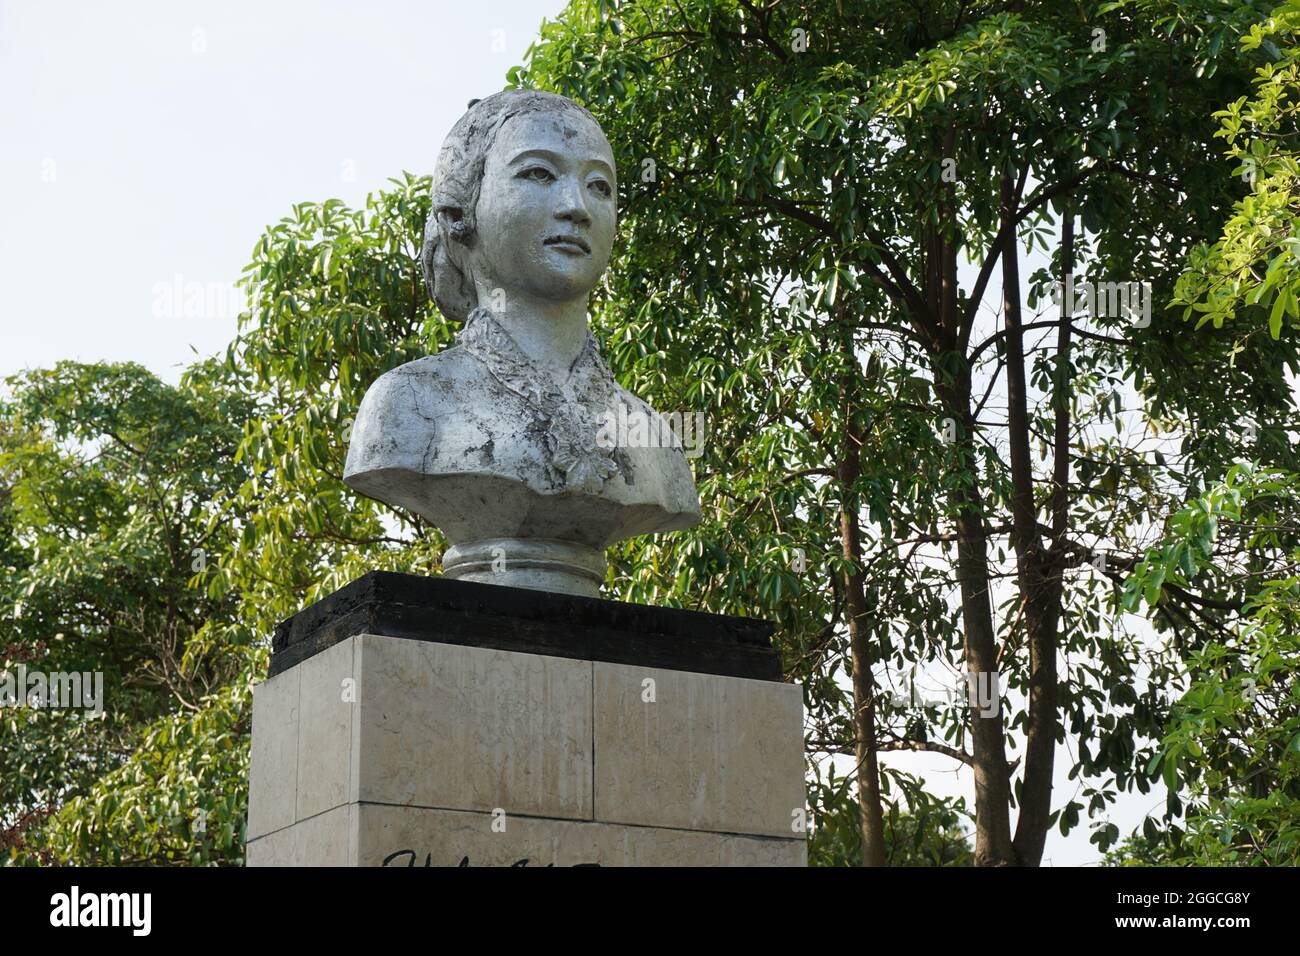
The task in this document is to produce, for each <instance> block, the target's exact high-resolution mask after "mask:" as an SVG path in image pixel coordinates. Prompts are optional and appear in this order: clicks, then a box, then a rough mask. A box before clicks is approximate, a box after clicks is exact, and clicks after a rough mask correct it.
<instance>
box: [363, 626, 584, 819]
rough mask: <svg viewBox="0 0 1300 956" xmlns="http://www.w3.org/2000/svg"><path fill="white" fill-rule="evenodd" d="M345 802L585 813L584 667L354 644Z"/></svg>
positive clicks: (474, 652)
mask: <svg viewBox="0 0 1300 956" xmlns="http://www.w3.org/2000/svg"><path fill="white" fill-rule="evenodd" d="M356 643H357V648H358V654H359V655H360V657H359V673H360V674H361V681H360V703H359V706H358V708H357V712H358V714H359V722H360V736H359V738H358V751H357V754H358V760H359V762H358V771H359V773H358V789H357V791H356V794H355V798H356V799H360V800H362V801H373V802H378V803H394V804H411V805H417V806H424V807H447V808H452V809H463V810H484V811H491V810H492V809H494V808H497V807H504V808H508V812H510V813H515V814H529V815H532V816H547V817H558V818H570V819H587V818H590V816H591V805H592V796H591V781H592V773H591V760H592V752H591V663H590V662H589V661H574V660H564V659H562V658H558V657H544V656H541V655H539V654H516V653H510V652H506V651H495V650H486V649H483V648H478V647H456V646H453V645H450V644H433V643H427V642H424V641H406V640H401V639H399V638H392V637H379V636H376V635H371V634H367V635H364V636H362V637H359V638H357V639H356Z"/></svg>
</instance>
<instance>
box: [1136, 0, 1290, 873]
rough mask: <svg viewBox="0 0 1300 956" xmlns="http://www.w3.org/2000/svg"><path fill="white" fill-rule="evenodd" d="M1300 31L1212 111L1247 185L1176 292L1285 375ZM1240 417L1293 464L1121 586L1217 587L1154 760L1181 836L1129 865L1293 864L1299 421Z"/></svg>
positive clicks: (1201, 514) (1147, 600)
mask: <svg viewBox="0 0 1300 956" xmlns="http://www.w3.org/2000/svg"><path fill="white" fill-rule="evenodd" d="M1298 34H1300V3H1296V2H1294V0H1292V2H1288V3H1284V4H1282V5H1280V6H1278V7H1277V8H1276V9H1275V10H1273V11H1272V12H1271V14H1270V15H1269V17H1268V18H1267V19H1266V20H1265V21H1264V22H1262V23H1260V24H1257V25H1255V26H1254V27H1252V29H1251V30H1250V32H1249V33H1247V34H1246V35H1245V36H1244V37H1243V38H1242V40H1241V43H1242V45H1243V47H1245V48H1247V49H1251V50H1255V49H1264V50H1266V51H1267V52H1268V54H1269V56H1270V60H1269V62H1267V63H1265V64H1263V65H1262V66H1261V67H1260V69H1259V72H1258V76H1257V77H1256V80H1255V84H1256V88H1255V92H1254V95H1253V96H1251V97H1241V98H1239V99H1236V100H1234V101H1233V102H1232V103H1230V104H1229V106H1228V107H1227V108H1226V109H1224V110H1221V111H1219V112H1218V113H1216V114H1215V116H1216V117H1217V118H1218V119H1219V120H1220V122H1221V127H1220V129H1219V131H1218V133H1217V135H1219V136H1221V137H1222V138H1223V139H1224V141H1225V142H1226V144H1227V146H1228V155H1229V157H1231V158H1233V159H1235V160H1237V161H1239V162H1240V163H1241V166H1240V167H1239V169H1238V170H1237V172H1238V173H1240V174H1241V176H1242V178H1243V180H1244V181H1245V182H1246V183H1247V184H1248V186H1249V192H1248V193H1247V194H1246V195H1245V196H1244V197H1242V198H1241V199H1240V200H1239V201H1238V202H1237V204H1236V205H1235V207H1234V209H1233V214H1232V215H1231V217H1229V218H1228V220H1227V222H1226V223H1225V225H1224V228H1223V232H1222V235H1221V236H1219V237H1218V238H1217V239H1216V240H1215V241H1214V242H1213V243H1205V244H1203V245H1201V246H1198V247H1197V248H1196V249H1194V250H1193V251H1192V254H1191V255H1190V257H1189V260H1188V267H1187V270H1186V271H1185V272H1184V274H1183V275H1182V276H1181V277H1180V279H1179V282H1178V285H1177V289H1176V296H1175V301H1174V304H1175V306H1182V307H1183V316H1184V318H1186V319H1189V320H1190V319H1193V318H1195V319H1196V320H1197V323H1196V325H1197V328H1200V327H1202V326H1205V325H1206V324H1207V323H1212V325H1213V327H1214V328H1220V327H1225V326H1226V327H1227V328H1229V329H1230V330H1231V331H1232V334H1233V336H1234V337H1235V340H1236V346H1235V347H1234V350H1233V352H1232V353H1231V355H1230V358H1231V359H1235V358H1236V357H1237V355H1238V354H1239V353H1240V352H1242V351H1245V350H1247V349H1249V348H1250V347H1251V346H1252V345H1257V344H1258V342H1259V340H1260V339H1261V338H1262V337H1263V332H1264V330H1265V329H1267V330H1268V335H1269V337H1270V338H1271V339H1273V340H1275V342H1274V343H1272V344H1269V345H1267V346H1265V347H1266V348H1272V349H1275V350H1276V351H1277V352H1278V354H1279V355H1282V356H1286V358H1287V360H1288V364H1289V365H1290V367H1291V369H1292V371H1294V370H1295V369H1296V365H1295V363H1294V361H1293V358H1292V357H1293V355H1294V348H1295V343H1296V339H1297V338H1298V337H1300V322H1297V319H1298V318H1300V315H1298V314H1297V310H1296V295H1297V291H1300V256H1298V255H1297V246H1296V231H1297V228H1296V227H1297V214H1298V213H1300V177H1298V175H1297V174H1298V173H1300V152H1298V151H1297V149H1296V147H1295V137H1296V134H1297V125H1296V121H1297V116H1298V115H1300V114H1298V113H1297V110H1298V109H1300V106H1298V105H1297V104H1298V102H1300V74H1298V73H1297V65H1298V64H1300V52H1298V50H1297V46H1296V38H1297V35H1298ZM1286 410H1287V411H1288V412H1293V407H1291V406H1289V405H1288V406H1287V409H1286ZM1243 424H1244V426H1245V427H1239V428H1238V429H1237V430H1238V431H1239V432H1244V433H1245V435H1246V436H1247V437H1246V440H1245V442H1244V443H1243V444H1244V447H1243V448H1242V449H1241V451H1242V452H1243V453H1244V454H1245V455H1246V456H1247V457H1249V458H1253V459H1255V460H1256V461H1259V460H1260V459H1263V460H1265V461H1271V462H1275V463H1280V464H1284V465H1286V466H1287V467H1285V468H1277V467H1272V468H1268V467H1265V468H1260V467H1257V466H1251V465H1247V464H1244V463H1243V464H1240V465H1236V466H1233V467H1232V468H1230V469H1229V470H1228V471H1227V473H1226V475H1223V476H1222V478H1221V480H1219V481H1217V482H1214V483H1212V485H1211V487H1210V488H1209V489H1208V490H1207V491H1206V492H1205V493H1204V494H1202V495H1199V496H1197V497H1195V498H1193V500H1191V501H1190V502H1188V503H1187V505H1186V506H1185V507H1183V508H1182V509H1180V510H1179V511H1177V512H1176V513H1175V514H1174V515H1173V516H1172V517H1171V518H1170V519H1169V521H1168V522H1167V523H1166V527H1165V538H1164V540H1163V541H1162V542H1161V543H1160V545H1159V546H1157V547H1155V548H1152V549H1151V550H1149V551H1148V553H1147V554H1146V556H1145V558H1144V559H1143V560H1142V562H1141V563H1139V564H1138V565H1137V566H1136V567H1135V568H1134V573H1133V574H1132V576H1131V577H1130V578H1129V580H1128V582H1127V585H1126V593H1125V602H1126V605H1127V606H1128V607H1130V608H1133V609H1137V608H1138V607H1140V606H1141V605H1143V604H1145V605H1146V606H1147V607H1150V608H1159V607H1160V606H1161V605H1162V604H1163V603H1166V602H1168V601H1169V600H1170V596H1171V595H1175V596H1176V595H1177V594H1179V593H1180V592H1182V593H1185V592H1186V591H1187V590H1188V589H1193V588H1194V589H1197V590H1199V591H1200V592H1201V593H1203V594H1208V595H1210V596H1211V597H1210V599H1209V600H1207V601H1206V602H1204V603H1203V606H1202V611H1201V613H1202V614H1203V615H1205V616H1206V617H1207V618H1208V619H1209V620H1210V621H1211V623H1212V625H1213V630H1212V633H1211V634H1210V635H1209V638H1208V639H1207V640H1206V641H1204V642H1201V643H1199V644H1197V645H1194V646H1191V647H1189V648H1187V651H1186V678H1185V679H1186V682H1187V690H1186V693H1185V694H1184V695H1183V697H1182V698H1181V699H1180V700H1179V701H1178V704H1177V706H1176V708H1175V709H1174V712H1173V714H1172V720H1171V723H1170V726H1169V728H1168V729H1167V732H1166V734H1165V736H1164V740H1163V746H1162V748H1161V750H1160V752H1159V754H1157V755H1156V756H1155V758H1154V759H1153V761H1152V767H1151V769H1152V770H1153V771H1156V770H1158V771H1160V772H1162V773H1163V774H1164V777H1165V780H1166V783H1167V784H1168V785H1169V786H1170V787H1171V788H1176V789H1181V788H1183V787H1184V786H1186V787H1189V788H1190V806H1189V808H1188V813H1187V820H1186V830H1185V832H1184V831H1183V830H1181V829H1180V828H1178V827H1173V828H1171V829H1170V831H1169V832H1168V833H1166V834H1157V832H1156V830H1157V828H1156V826H1155V825H1154V821H1148V823H1147V825H1146V827H1145V828H1144V834H1143V836H1142V838H1141V839H1140V840H1138V844H1140V845H1131V846H1130V847H1129V851H1128V852H1126V853H1124V854H1121V855H1120V856H1119V858H1118V859H1119V860H1120V861H1122V862H1148V863H1149V862H1163V863H1182V864H1194V865H1216V864H1234V865H1241V864H1258V865H1295V864H1296V863H1297V862H1300V815H1298V812H1297V809H1298V807H1297V798H1298V797H1300V774H1298V771H1300V704H1298V702H1300V697H1298V696H1297V688H1296V673H1297V662H1298V661H1300V638H1298V637H1297V635H1300V617H1298V616H1300V575H1298V574H1297V572H1298V571H1300V514H1298V511H1300V495H1298V494H1297V491H1298V490H1300V479H1298V478H1297V477H1296V476H1297V472H1296V469H1295V465H1294V462H1293V460H1289V459H1288V458H1287V456H1286V452H1287V451H1289V450H1290V449H1291V448H1293V447H1294V444H1295V440H1296V437H1297V431H1298V430H1300V429H1297V419H1296V417H1295V415H1294V414H1293V413H1292V414H1284V415H1281V416H1278V418H1277V419H1276V420H1275V421H1271V422H1270V421H1259V420H1256V421H1252V420H1250V419H1249V418H1247V419H1246V420H1245V422H1244V423H1243Z"/></svg>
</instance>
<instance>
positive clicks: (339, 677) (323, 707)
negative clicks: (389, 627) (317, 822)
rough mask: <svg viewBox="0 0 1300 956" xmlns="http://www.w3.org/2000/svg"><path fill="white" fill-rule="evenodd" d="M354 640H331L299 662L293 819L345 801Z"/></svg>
mask: <svg viewBox="0 0 1300 956" xmlns="http://www.w3.org/2000/svg"><path fill="white" fill-rule="evenodd" d="M354 645H355V642H354V641H346V642H344V643H342V644H336V645H334V646H333V647H331V648H329V650H326V651H324V652H322V653H320V654H317V655H316V656H315V657H313V658H311V659H310V660H307V661H304V662H303V664H302V666H301V667H300V668H297V669H298V670H301V671H302V676H301V677H300V678H299V687H298V713H299V729H298V805H297V819H299V820H304V819H307V818H308V817H312V816H315V815H316V814H318V813H323V812H324V811H326V810H329V809H332V808H333V807H337V806H340V805H341V804H344V803H346V802H347V801H348V797H349V792H350V789H351V778H352V772H353V762H354V759H355V756H354V755H355V751H354V748H353V746H352V721H353V720H354V718H355V714H356V707H355V705H354V704H353V703H351V702H350V701H349V700H348V699H347V698H349V697H351V696H353V695H352V694H350V693H349V685H347V684H345V682H346V681H353V682H354V683H353V684H352V685H351V686H353V687H355V679H354V677H353V666H352V665H353V651H354Z"/></svg>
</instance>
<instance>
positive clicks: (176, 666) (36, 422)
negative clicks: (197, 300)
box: [0, 362, 253, 863]
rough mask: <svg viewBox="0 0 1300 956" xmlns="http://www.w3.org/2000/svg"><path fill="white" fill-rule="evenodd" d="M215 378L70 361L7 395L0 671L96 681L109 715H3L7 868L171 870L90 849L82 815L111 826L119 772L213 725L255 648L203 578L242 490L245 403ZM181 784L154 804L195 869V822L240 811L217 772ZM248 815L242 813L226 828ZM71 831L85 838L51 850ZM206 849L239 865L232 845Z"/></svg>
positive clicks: (105, 844)
mask: <svg viewBox="0 0 1300 956" xmlns="http://www.w3.org/2000/svg"><path fill="white" fill-rule="evenodd" d="M210 368H211V366H210V365H209V366H204V365H200V366H198V367H196V369H195V370H194V371H193V372H192V373H191V375H190V376H189V378H188V381H187V383H186V384H183V385H182V386H180V387H172V386H169V385H166V384H164V383H163V382H161V381H159V380H158V379H157V378H156V377H155V376H154V375H152V374H151V373H150V372H148V371H146V370H145V369H143V368H140V367H139V366H136V365H129V364H126V365H106V364H95V365H84V364H78V363H73V362H63V363H59V364H58V365H57V366H55V367H54V368H52V369H48V370H38V371H33V372H27V373H24V374H22V375H18V376H15V377H13V378H11V379H10V380H9V382H8V384H9V390H10V393H11V396H10V398H9V399H8V400H7V401H5V402H4V404H3V405H0V488H3V495H2V496H0V505H2V507H0V542H2V544H0V549H2V551H3V563H2V564H0V600H2V601H3V607H4V610H5V639H4V646H3V647H2V648H0V670H5V671H9V672H11V673H12V672H15V671H16V668H17V666H18V665H20V664H21V665H25V666H26V667H28V668H30V669H33V670H39V671H42V672H45V673H51V672H77V673H83V674H87V675H89V674H92V673H94V672H100V673H101V674H102V680H103V686H102V694H103V699H102V701H101V703H102V705H103V711H104V712H103V714H102V716H92V715H91V714H89V713H87V712H86V711H84V710H58V709H47V708H40V707H23V706H20V707H14V708H5V709H4V710H3V711H0V728H2V729H0V733H2V734H3V739H4V745H3V747H0V825H2V826H3V827H4V828H5V833H4V844H5V847H4V848H5V850H6V855H7V856H9V857H10V858H11V859H13V860H20V859H21V860H22V861H26V862H31V861H38V860H47V861H49V860H62V861H72V860H75V861H78V862H83V863H89V862H116V861H120V860H123V859H136V860H138V861H140V862H160V861H162V859H164V858H165V857H162V856H159V855H157V854H153V853H149V854H143V855H138V856H133V855H132V850H133V849H135V843H134V841H132V840H130V839H127V838H125V837H123V836H122V835H121V834H112V835H110V834H108V833H98V832H96V833H94V834H93V838H94V839H95V840H99V841H101V842H100V843H99V844H98V845H95V846H92V845H91V836H92V834H91V833H90V831H91V830H93V824H94V821H93V820H92V819H91V815H90V814H89V813H87V812H86V810H85V807H84V801H85V800H86V799H87V798H88V797H89V796H90V795H92V794H94V795H97V796H96V799H97V804H96V812H99V811H104V812H105V813H107V812H108V811H107V809H106V804H107V806H110V807H111V805H112V804H113V802H115V801H119V800H120V801H121V802H123V803H124V804H125V803H128V801H127V799H126V798H125V796H124V795H121V794H119V793H117V792H115V790H116V788H115V787H114V786H113V785H112V783H111V781H113V780H114V779H116V778H117V776H116V775H118V774H119V772H120V771H121V768H123V767H125V766H127V765H129V764H131V763H132V762H133V761H135V760H138V759H140V755H141V753H142V752H143V753H145V754H146V755H148V754H150V753H151V752H152V750H153V748H154V747H156V746H160V745H161V744H160V740H159V738H158V728H159V727H166V726H171V725H173V724H176V723H177V722H184V721H186V720H188V719H190V718H191V717H192V715H195V714H199V713H202V712H204V711H205V709H206V708H207V707H208V706H209V705H210V701H211V700H212V699H213V697H214V696H220V695H221V694H223V693H225V692H226V689H227V688H228V687H229V686H230V684H231V681H232V679H234V678H235V677H236V676H237V675H238V674H240V673H241V672H243V671H244V670H245V669H246V667H247V651H248V650H249V648H250V647H251V646H252V641H253V635H252V633H251V632H249V631H241V630H240V629H238V628H236V627H232V626H231V622H232V621H233V617H234V612H235V600H234V599H233V598H232V597H231V596H229V595H225V596H213V595H210V594H208V593H206V592H205V590H204V589H203V588H201V587H196V586H195V580H194V579H195V578H196V577H200V576H201V575H202V572H203V568H204V566H205V564H206V562H207V561H214V562H215V559H216V556H217V555H218V554H220V553H221V552H222V551H223V550H224V549H226V548H227V547H229V544H230V541H231V537H232V535H231V529H230V527H229V526H228V525H227V524H225V523H223V522H221V521H219V520H214V519H216V518H217V517H218V516H219V514H220V510H219V508H218V507H217V505H216V502H217V500H218V499H219V498H220V497H221V495H222V494H224V491H225V489H227V488H229V487H231V486H238V484H239V483H240V482H241V481H242V479H243V471H242V469H241V468H240V467H239V466H238V465H237V464H235V463H234V452H235V449H236V447H237V442H238V438H239V434H240V429H241V422H242V421H243V419H244V418H245V417H246V416H247V414H248V412H249V403H248V402H247V401H246V400H245V399H244V398H243V397H242V396H240V395H239V394H238V393H236V392H234V391H232V390H231V389H229V388H227V387H224V386H223V385H222V384H221V383H220V382H219V381H213V380H208V379H205V378H204V377H203V374H202V373H203V372H204V370H205V369H210ZM165 743H166V744H167V745H168V746H172V747H174V746H178V745H179V744H180V741H179V740H177V739H171V738H168V739H167V740H166V741H165ZM164 749H166V748H164ZM167 759H169V760H178V759H181V758H180V757H178V756H177V755H176V754H175V753H174V752H171V751H169V755H168V758H167ZM172 783H173V784H174V787H172V788H171V789H169V790H167V789H164V790H163V791H162V792H163V793H164V794H165V799H166V800H167V801H168V802H170V803H173V804H175V805H177V806H179V807H182V808H184V809H183V811H182V819H181V820H180V823H179V826H180V828H181V835H180V836H179V838H178V839H177V840H175V841H173V842H174V843H175V844H177V845H184V847H185V848H186V849H185V852H184V857H185V858H187V859H188V858H189V857H190V855H191V852H192V850H191V847H192V846H194V845H195V844H196V843H201V842H202V841H201V840H198V841H194V840H191V838H190V835H189V833H188V830H187V828H188V827H189V826H190V825H191V824H192V823H193V819H192V818H191V815H190V813H189V810H190V808H191V806H193V807H201V806H203V805H205V804H206V803H207V802H209V801H216V800H220V799H222V798H223V797H226V798H228V799H230V800H235V802H238V800H237V797H232V796H230V795H231V794H237V792H238V790H239V788H241V787H242V786H243V782H242V779H241V778H240V777H239V776H237V775H233V774H216V775H213V776H212V777H211V778H210V779H208V780H207V781H206V784H205V787H202V788H191V787H189V786H188V785H187V784H188V781H184V780H182V779H180V778H173V780H172ZM148 813H149V811H147V810H146V815H148ZM240 816H242V806H241V807H238V808H235V809H234V812H232V813H231V814H230V815H229V816H228V817H227V820H229V819H235V820H238V818H239V817H240ZM137 819H138V818H137ZM74 823H75V827H74V828H75V829H78V830H79V833H78V834H77V836H76V839H69V840H60V839H51V838H49V834H50V833H54V832H59V831H62V830H63V829H65V828H67V827H68V826H71V825H73V824H74ZM237 826H238V824H237V823H236V828H237ZM236 835H237V834H236ZM209 850H210V853H211V854H215V855H216V856H217V857H219V858H223V859H232V858H238V856H239V855H241V853H242V848H241V847H240V845H239V841H238V840H237V839H226V840H225V841H224V843H223V844H221V845H219V846H212V847H210V848H209Z"/></svg>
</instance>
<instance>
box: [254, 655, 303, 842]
mask: <svg viewBox="0 0 1300 956" xmlns="http://www.w3.org/2000/svg"><path fill="white" fill-rule="evenodd" d="M300 674H301V669H299V668H294V669H293V670H290V671H287V672H285V673H283V674H280V675H277V676H276V677H272V678H271V679H269V680H267V681H265V682H263V683H261V684H258V685H256V686H255V687H254V688H253V726H254V727H256V728H257V733H255V734H254V735H253V742H252V746H251V747H250V749H249V758H248V780H249V787H248V790H249V795H248V837H249V839H253V838H255V837H259V836H262V835H263V834H265V833H270V832H271V831H272V830H279V829H281V828H283V827H287V826H289V824H291V823H293V822H294V821H295V820H296V819H298V814H297V806H298V681H299V675H300Z"/></svg>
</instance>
